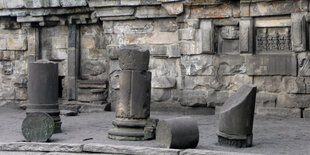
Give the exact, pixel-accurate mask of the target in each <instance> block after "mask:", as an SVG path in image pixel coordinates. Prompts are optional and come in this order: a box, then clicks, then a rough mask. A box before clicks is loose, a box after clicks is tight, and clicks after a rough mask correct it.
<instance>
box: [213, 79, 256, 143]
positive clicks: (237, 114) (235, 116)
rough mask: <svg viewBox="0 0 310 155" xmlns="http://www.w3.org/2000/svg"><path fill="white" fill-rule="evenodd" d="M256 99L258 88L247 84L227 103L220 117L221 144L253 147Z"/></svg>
mask: <svg viewBox="0 0 310 155" xmlns="http://www.w3.org/2000/svg"><path fill="white" fill-rule="evenodd" d="M255 98H256V86H254V85H250V84H246V85H243V86H242V87H241V88H240V89H239V90H238V91H237V92H236V93H235V94H233V95H232V96H231V97H230V98H229V99H228V100H227V101H226V102H225V104H224V105H223V107H222V108H221V110H220V115H219V117H220V122H219V131H218V136H219V143H220V144H228V145H235V146H238V147H243V146H245V147H247V146H251V145H252V129H253V119H254V110H255ZM223 138H224V139H223ZM225 139H226V140H225ZM230 140H231V141H233V142H230ZM243 142H244V144H245V145H243Z"/></svg>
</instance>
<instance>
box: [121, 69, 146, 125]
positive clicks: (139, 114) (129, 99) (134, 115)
mask: <svg viewBox="0 0 310 155" xmlns="http://www.w3.org/2000/svg"><path fill="white" fill-rule="evenodd" d="M151 75H152V74H151V72H144V71H134V70H122V71H121V73H120V77H119V79H120V102H119V103H118V105H117V108H116V117H117V118H128V119H147V118H149V116H150V97H151Z"/></svg>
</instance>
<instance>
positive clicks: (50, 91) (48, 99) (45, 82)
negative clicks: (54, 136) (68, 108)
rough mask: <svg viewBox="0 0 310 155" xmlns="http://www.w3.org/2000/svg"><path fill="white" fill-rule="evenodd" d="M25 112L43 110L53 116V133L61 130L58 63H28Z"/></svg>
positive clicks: (43, 61)
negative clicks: (27, 100) (27, 101)
mask: <svg viewBox="0 0 310 155" xmlns="http://www.w3.org/2000/svg"><path fill="white" fill-rule="evenodd" d="M28 98H29V103H28V106H27V114H29V113H33V112H45V113H47V114H49V115H50V116H52V117H53V119H54V122H55V130H54V133H58V132H61V120H60V117H59V113H60V111H59V105H58V64H57V63H54V62H50V61H48V60H38V61H36V62H34V63H30V64H29V81H28Z"/></svg>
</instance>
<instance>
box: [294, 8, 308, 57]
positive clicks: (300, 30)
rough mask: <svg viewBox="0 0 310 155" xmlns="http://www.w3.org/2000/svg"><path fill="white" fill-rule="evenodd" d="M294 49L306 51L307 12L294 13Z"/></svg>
mask: <svg viewBox="0 0 310 155" xmlns="http://www.w3.org/2000/svg"><path fill="white" fill-rule="evenodd" d="M291 19H292V27H291V29H292V30H291V32H292V33H291V34H292V37H291V39H292V50H293V51H296V52H302V51H306V19H305V13H292V15H291Z"/></svg>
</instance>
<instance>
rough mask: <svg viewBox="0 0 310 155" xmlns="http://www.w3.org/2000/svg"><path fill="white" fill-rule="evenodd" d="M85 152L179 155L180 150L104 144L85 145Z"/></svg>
mask: <svg viewBox="0 0 310 155" xmlns="http://www.w3.org/2000/svg"><path fill="white" fill-rule="evenodd" d="M82 149H83V151H85V152H92V153H112V154H149V155H157V154H169V155H178V154H179V152H180V150H177V149H163V148H162V149H161V148H151V147H132V146H123V145H103V144H85V145H83V147H82Z"/></svg>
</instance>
